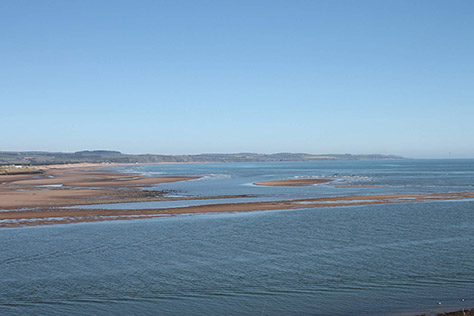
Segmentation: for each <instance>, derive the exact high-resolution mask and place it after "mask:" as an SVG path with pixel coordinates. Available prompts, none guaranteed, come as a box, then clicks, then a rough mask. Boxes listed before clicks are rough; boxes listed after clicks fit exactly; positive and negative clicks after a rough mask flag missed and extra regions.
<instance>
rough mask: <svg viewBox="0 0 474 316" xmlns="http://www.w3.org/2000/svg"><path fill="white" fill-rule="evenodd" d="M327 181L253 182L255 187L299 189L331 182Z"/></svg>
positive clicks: (287, 180) (286, 180)
mask: <svg viewBox="0 0 474 316" xmlns="http://www.w3.org/2000/svg"><path fill="white" fill-rule="evenodd" d="M331 181H332V180H329V179H311V178H310V179H285V180H271V181H261V182H255V183H254V184H255V185H262V186H271V187H301V186H311V185H313V184H321V183H327V182H331Z"/></svg>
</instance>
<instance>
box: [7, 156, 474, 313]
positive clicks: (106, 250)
mask: <svg viewBox="0 0 474 316" xmlns="http://www.w3.org/2000/svg"><path fill="white" fill-rule="evenodd" d="M115 170H120V171H124V172H137V173H140V174H143V175H148V176H168V175H186V176H200V178H199V179H197V180H191V181H183V182H176V183H168V184H159V185H155V186H154V187H152V188H147V189H152V190H157V191H164V192H165V193H166V194H167V195H170V196H175V197H195V196H199V197H206V196H208V197H215V196H227V195H244V197H240V198H235V199H225V202H226V203H233V202H242V201H270V200H288V199H300V198H317V197H328V196H344V195H366V194H396V193H443V192H463V191H466V192H467V191H474V160H468V159H451V160H411V159H406V160H374V161H308V162H254V163H215V164H214V163H202V164H174V165H173V164H169V165H131V166H122V167H117V168H115ZM294 178H327V179H331V180H333V181H332V182H329V183H324V184H317V185H313V186H307V187H265V186H256V185H254V184H253V183H254V182H257V181H266V180H280V179H294ZM222 200H224V199H222ZM220 202H221V203H222V201H220ZM206 203H207V204H209V203H212V200H207V201H206V200H186V201H177V202H173V201H172V202H169V201H168V202H167V201H157V202H142V203H122V204H115V205H94V206H92V207H94V208H104V209H105V208H159V207H176V206H186V205H199V204H206ZM470 308H474V200H473V199H465V200H450V201H439V200H435V201H425V202H407V203H398V204H380V205H362V206H342V207H322V208H311V209H296V210H294V209H292V210H278V211H255V212H242V213H219V214H215V213H213V214H210V213H207V214H194V215H182V216H169V217H160V218H152V219H136V220H123V221H105V222H95V223H79V224H67V225H50V226H33V227H20V228H3V229H0V315H369V316H370V315H416V314H421V313H426V314H427V315H430V314H435V313H438V312H442V311H449V310H457V309H470Z"/></svg>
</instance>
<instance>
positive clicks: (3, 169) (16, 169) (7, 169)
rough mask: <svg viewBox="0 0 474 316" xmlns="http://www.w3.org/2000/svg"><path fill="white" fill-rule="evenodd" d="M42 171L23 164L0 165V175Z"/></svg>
mask: <svg viewBox="0 0 474 316" xmlns="http://www.w3.org/2000/svg"><path fill="white" fill-rule="evenodd" d="M41 172H42V171H41V170H40V169H38V168H34V167H24V166H0V175H13V174H34V173H41Z"/></svg>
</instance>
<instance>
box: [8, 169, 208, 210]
mask: <svg viewBox="0 0 474 316" xmlns="http://www.w3.org/2000/svg"><path fill="white" fill-rule="evenodd" d="M101 166H103V165H101ZM106 166H107V167H110V165H106ZM91 167H93V168H95V167H96V165H90V164H87V165H84V164H81V165H79V166H69V167H66V166H61V167H60V168H53V167H51V166H48V167H45V168H43V169H42V170H43V173H42V174H28V175H5V176H0V210H1V209H3V210H5V209H14V208H26V207H51V206H72V205H84V204H96V203H120V202H138V201H153V200H161V199H163V196H162V192H161V191H146V190H142V189H141V188H144V187H149V186H152V185H155V184H162V183H171V182H177V181H186V180H193V179H198V178H199V177H183V176H179V177H145V176H141V175H139V174H133V173H120V172H116V171H110V170H100V169H99V170H96V169H94V170H91V169H90V168H91Z"/></svg>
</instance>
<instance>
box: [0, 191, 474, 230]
mask: <svg viewBox="0 0 474 316" xmlns="http://www.w3.org/2000/svg"><path fill="white" fill-rule="evenodd" d="M470 198H474V192H454V193H438V194H392V195H355V196H337V197H324V198H311V199H298V200H280V201H263V202H262V201H260V202H236V203H220V204H203V205H197V206H184V207H174V208H154V209H93V208H91V209H89V208H88V209H81V208H74V209H70V208H61V207H37V208H34V209H20V210H19V209H14V210H6V211H2V212H0V227H20V226H36V225H51V224H68V223H79V222H98V221H107V220H128V219H140V218H154V217H162V216H177V215H189V214H204V213H232V212H253V211H270V210H301V209H309V208H321V207H341V206H361V205H377V204H395V203H416V202H428V201H440V200H444V201H447V200H462V199H470Z"/></svg>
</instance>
